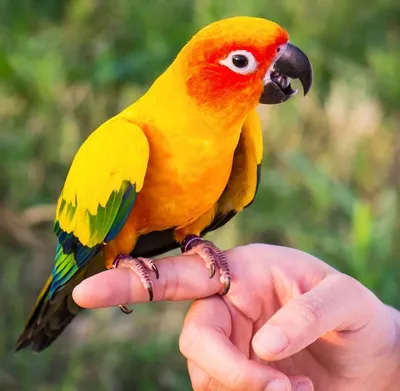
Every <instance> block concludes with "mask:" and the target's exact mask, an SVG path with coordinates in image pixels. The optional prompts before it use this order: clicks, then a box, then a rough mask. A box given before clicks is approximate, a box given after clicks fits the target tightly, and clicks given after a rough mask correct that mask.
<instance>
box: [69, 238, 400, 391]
mask: <svg viewBox="0 0 400 391" xmlns="http://www.w3.org/2000/svg"><path fill="white" fill-rule="evenodd" d="M227 256H228V259H229V264H230V268H231V271H232V275H233V283H232V286H231V290H230V291H229V293H228V295H227V296H224V297H220V296H213V297H208V296H210V295H213V294H216V293H217V292H219V291H220V289H221V283H220V282H219V281H218V279H217V278H213V279H207V270H206V269H205V268H204V263H203V261H202V260H200V259H199V258H198V257H196V256H184V257H183V256H180V257H172V258H164V259H160V260H158V261H157V265H158V269H159V271H160V280H155V281H154V299H155V300H188V299H195V298H201V297H207V298H205V299H201V300H196V301H195V302H194V303H193V304H192V307H191V308H190V310H189V313H188V315H187V318H186V321H185V324H184V327H183V331H182V335H181V338H180V348H181V351H182V353H183V354H184V356H185V357H186V358H187V359H188V367H189V372H190V377H191V380H192V385H193V388H194V389H195V390H220V391H221V390H271V391H272V390H293V391H294V390H301V391H307V390H312V389H313V388H312V387H313V386H314V389H315V390H323V391H330V390H335V391H336V390H340V391H347V390H348V391H358V390H360V391H361V390H362V391H368V390H371V391H372V390H374V391H381V390H382V391H389V390H393V391H394V390H398V389H399V380H400V374H399V373H400V314H399V312H397V311H396V310H394V309H393V308H390V307H388V306H385V305H384V304H383V303H382V302H380V301H379V300H378V299H377V298H376V297H375V296H374V295H373V294H372V293H371V292H370V291H369V290H368V289H366V288H365V287H363V286H362V285H361V284H360V283H359V282H357V281H355V280H354V279H352V278H350V277H348V276H346V275H344V274H341V273H339V272H338V271H336V270H335V269H333V268H331V267H330V266H328V265H327V264H325V263H323V262H321V261H320V260H318V259H316V258H314V257H312V256H310V255H308V254H305V253H303V252H301V251H297V250H294V249H289V248H284V247H276V246H268V245H261V244H255V245H250V246H245V247H239V248H236V249H233V250H230V251H228V252H227ZM74 299H75V301H76V302H77V303H78V304H79V305H81V306H83V307H88V308H94V307H105V306H112V305H117V304H120V303H127V304H128V303H138V302H145V301H147V292H146V291H145V290H144V289H143V287H142V285H141V283H140V281H139V279H138V278H137V277H136V275H135V274H134V273H131V272H130V271H129V270H124V269H116V270H110V271H107V272H104V273H101V274H98V275H96V276H93V277H91V278H89V279H87V280H85V281H84V282H82V283H81V284H80V285H79V286H78V287H77V288H76V289H75V291H74ZM310 379H311V381H312V383H311V381H310ZM279 380H280V381H281V385H282V388H278V386H279ZM396 380H397V383H396ZM282 382H283V384H282ZM300 384H302V385H303V387H304V388H300ZM312 384H313V385H312ZM274 387H275V388H274ZM285 387H286V388H285Z"/></svg>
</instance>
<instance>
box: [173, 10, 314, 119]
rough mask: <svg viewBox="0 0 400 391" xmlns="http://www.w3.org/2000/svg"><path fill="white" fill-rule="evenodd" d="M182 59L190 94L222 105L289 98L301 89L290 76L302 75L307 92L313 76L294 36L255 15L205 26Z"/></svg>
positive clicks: (248, 107) (225, 107) (246, 107)
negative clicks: (292, 85) (298, 88)
mask: <svg viewBox="0 0 400 391" xmlns="http://www.w3.org/2000/svg"><path fill="white" fill-rule="evenodd" d="M177 63H179V68H180V69H179V71H180V72H181V74H182V75H183V77H184V82H185V84H186V88H187V92H188V94H189V95H190V96H191V97H192V98H194V99H195V100H196V101H197V102H199V103H201V104H204V105H210V107H213V109H217V110H222V111H226V110H230V109H232V108H233V106H234V107H235V108H236V109H237V108H238V107H241V108H242V111H244V112H246V111H249V110H251V109H253V108H254V107H255V106H256V105H257V104H258V103H264V104H276V103H282V102H285V101H287V100H288V99H289V98H291V97H292V96H293V95H295V94H296V92H297V91H296V90H293V89H292V87H291V85H290V79H296V78H297V79H300V82H301V84H302V85H303V90H304V95H306V94H307V93H308V91H309V90H310V88H311V84H312V79H313V72H312V67H311V63H310V61H309V60H308V58H307V56H306V55H305V54H304V53H303V52H302V51H301V50H300V49H298V48H297V47H296V46H294V45H293V44H291V43H290V42H289V36H288V33H287V32H286V31H285V30H284V29H283V28H282V27H281V26H279V25H277V24H276V23H274V22H271V21H269V20H266V19H260V18H253V17H234V18H228V19H223V20H220V21H218V22H215V23H212V24H210V25H208V26H207V27H205V28H203V29H202V30H200V31H199V32H198V33H197V34H196V35H195V36H194V37H193V38H192V39H191V40H190V41H189V42H188V44H187V45H186V46H185V47H184V48H183V49H182V51H181V52H180V54H179V55H178V58H177Z"/></svg>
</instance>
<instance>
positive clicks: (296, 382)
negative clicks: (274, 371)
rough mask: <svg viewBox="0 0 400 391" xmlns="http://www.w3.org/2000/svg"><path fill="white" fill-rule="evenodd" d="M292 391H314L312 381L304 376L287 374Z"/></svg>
mask: <svg viewBox="0 0 400 391" xmlns="http://www.w3.org/2000/svg"><path fill="white" fill-rule="evenodd" d="M289 380H290V384H291V386H292V390H293V391H314V385H313V383H312V381H311V380H310V379H309V378H308V377H305V376H289Z"/></svg>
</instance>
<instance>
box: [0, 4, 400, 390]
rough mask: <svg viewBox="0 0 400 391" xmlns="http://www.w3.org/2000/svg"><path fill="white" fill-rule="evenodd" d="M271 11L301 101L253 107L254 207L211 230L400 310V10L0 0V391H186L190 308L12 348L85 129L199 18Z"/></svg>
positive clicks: (48, 258) (101, 322)
mask: <svg viewBox="0 0 400 391" xmlns="http://www.w3.org/2000/svg"><path fill="white" fill-rule="evenodd" d="M243 14H247V15H257V16H262V17H267V18H269V19H273V20H275V21H277V22H278V23H280V24H281V25H283V26H284V27H285V28H287V30H288V31H289V32H290V34H291V39H292V41H293V42H295V43H296V44H298V45H299V46H300V47H302V48H303V49H304V50H305V51H306V52H307V53H308V54H309V56H310V58H311V59H312V62H313V64H314V69H315V75H316V78H315V88H314V90H313V92H312V93H311V94H310V96H309V97H308V98H307V99H294V100H293V102H290V103H287V104H285V105H282V106H279V107H278V106H277V107H267V108H265V107H263V108H260V114H261V116H262V118H263V124H264V130H265V132H264V133H265V157H264V169H263V175H262V176H263V179H262V185H261V186H260V190H259V195H258V197H257V200H256V202H255V203H254V204H253V205H252V207H251V208H249V209H247V210H246V212H244V213H243V214H242V215H241V216H239V217H238V218H236V219H235V220H234V221H233V222H232V223H230V224H228V226H226V227H225V228H224V229H223V230H221V231H220V232H219V233H217V234H215V235H213V238H214V239H215V240H216V242H217V243H218V244H220V245H221V246H222V247H227V246H232V245H236V244H243V243H248V242H251V241H265V242H270V243H277V244H283V245H289V246H294V247H297V248H301V249H303V250H305V251H308V252H311V253H313V254H315V255H316V256H318V257H320V258H321V259H323V260H325V261H327V262H329V263H331V264H332V265H334V266H336V267H338V268H340V269H341V270H343V271H344V272H347V273H349V274H351V275H353V276H355V277H356V278H358V279H359V280H361V281H362V282H363V283H364V284H366V285H367V286H369V287H370V288H371V289H372V290H374V291H375V292H376V293H377V294H378V295H379V297H381V298H382V300H384V301H385V302H387V303H390V304H392V305H395V306H399V305H400V301H399V297H400V281H399V280H400V278H399V277H400V271H399V270H400V269H399V266H398V265H399V254H400V244H399V240H398V232H399V229H400V218H399V217H400V211H399V208H400V203H399V201H400V198H399V193H398V189H399V184H400V174H399V171H400V111H399V101H400V79H399V77H400V76H399V75H400V73H399V72H398V69H399V67H400V30H399V24H398V20H400V3H399V2H398V1H395V0H377V1H375V2H371V3H365V2H364V1H361V0H353V1H352V2H349V1H347V0H337V1H335V2H332V1H311V0H298V1H297V2H293V1H290V0H281V1H269V2H265V1H262V0H247V1H239V0H221V1H218V2H216V1H211V0H193V1H190V0H148V1H141V2H139V1H136V2H132V1H128V0H115V1H113V2H107V1H94V0H73V1H72V0H60V1H57V2H54V1H51V0H41V1H36V0H13V1H11V0H6V1H5V2H2V3H1V4H0V78H1V81H2V83H1V84H0V116H1V118H2V126H1V130H0V156H1V159H0V255H1V260H2V261H1V263H0V292H1V296H0V308H1V317H0V330H1V334H0V389H4V390H33V389H34V390H43V391H45V390H46V391H50V390H63V391H69V390H76V389H87V390H103V389H104V390H106V389H107V390H108V389H112V390H123V389H127V388H130V389H133V390H145V391H146V390H149V391H150V390H185V389H189V387H190V386H189V384H190V383H189V380H188V378H187V375H186V368H185V364H184V360H183V359H182V358H181V357H180V355H179V352H178V347H177V335H178V334H179V329H180V327H181V324H182V321H183V316H184V312H185V308H186V304H177V303H175V304H156V305H154V304H152V305H142V306H137V308H136V311H135V312H134V315H133V316H131V317H124V316H123V315H122V314H120V313H119V312H118V311H117V310H115V309H109V310H97V311H92V312H91V313H90V314H89V313H87V314H86V316H85V315H83V316H81V317H79V318H78V319H77V320H76V322H74V324H73V325H72V326H71V328H70V329H69V331H67V332H66V333H65V335H63V337H62V338H61V339H60V340H59V341H58V342H57V343H56V344H55V345H53V347H52V348H50V349H48V350H47V351H45V352H43V353H41V354H40V355H39V356H33V355H32V354H31V353H29V352H21V353H18V354H16V355H15V354H14V353H13V352H12V349H13V345H14V342H15V340H16V337H17V335H18V333H19V332H20V329H21V328H22V325H23V322H24V319H25V317H26V315H27V313H28V311H29V309H30V306H31V305H32V302H33V300H34V297H35V295H36V293H37V292H38V290H39V288H40V286H41V284H42V283H43V281H44V280H45V277H46V275H47V273H49V271H50V268H51V265H52V262H53V251H54V250H53V249H54V237H53V235H52V233H51V219H52V216H53V204H54V202H55V201H56V199H57V196H58V194H59V191H60V189H61V187H62V184H63V181H64V178H65V175H66V172H67V169H68V166H69V164H70V162H71V159H72V157H73V156H74V153H75V152H76V150H77V149H78V147H79V145H80V144H81V143H82V141H83V140H84V139H85V137H87V135H88V134H89V133H90V132H91V131H92V130H93V129H95V128H96V127H97V126H98V125H99V124H101V123H102V122H103V121H104V120H105V119H107V118H109V117H110V116H112V115H113V114H115V113H116V112H118V111H119V110H121V109H122V108H124V107H126V106H127V105H128V104H129V103H131V102H133V101H134V100H135V99H136V98H137V97H138V96H140V94H141V93H142V92H143V91H144V90H145V89H146V88H147V87H148V86H149V84H150V83H151V82H152V80H154V78H155V77H157V75H158V74H159V73H160V72H162V70H163V69H165V67H166V66H167V65H168V64H169V63H170V62H171V61H172V59H173V58H174V56H175V55H176V54H177V52H178V51H179V49H180V48H181V47H182V45H183V44H184V43H185V42H186V41H187V40H188V39H189V38H190V36H191V35H192V34H193V33H195V32H196V31H197V30H198V29H199V28H200V27H201V26H203V25H205V24H207V23H209V22H210V21H213V20H216V19H219V18H221V17H226V16H232V15H243Z"/></svg>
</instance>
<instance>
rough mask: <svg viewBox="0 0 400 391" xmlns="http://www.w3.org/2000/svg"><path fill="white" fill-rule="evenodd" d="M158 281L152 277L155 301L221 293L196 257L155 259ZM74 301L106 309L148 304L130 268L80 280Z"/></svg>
mask: <svg viewBox="0 0 400 391" xmlns="http://www.w3.org/2000/svg"><path fill="white" fill-rule="evenodd" d="M157 267H158V270H159V273H160V278H159V279H156V278H153V280H152V281H153V291H154V299H153V300H154V301H159V300H193V299H196V298H201V297H206V296H210V295H213V294H215V293H217V292H219V291H220V290H221V282H220V281H219V279H218V277H217V276H215V278H211V279H210V278H209V271H208V269H207V268H206V267H205V266H204V261H203V260H201V259H200V258H199V257H198V256H195V255H193V256H188V255H185V256H177V257H169V258H163V259H159V260H157ZM73 298H74V300H75V302H76V303H77V304H78V305H80V306H81V307H84V308H98V307H109V306H115V305H119V304H130V303H139V302H147V301H148V300H149V294H148V292H147V290H146V289H144V287H143V285H142V283H141V281H140V279H139V277H138V276H137V275H136V274H135V273H133V272H132V271H131V270H129V269H111V270H107V271H105V272H102V273H99V274H96V275H94V276H92V277H89V278H87V279H85V280H83V281H82V282H81V283H80V284H79V285H78V286H77V287H75V289H74V291H73Z"/></svg>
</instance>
